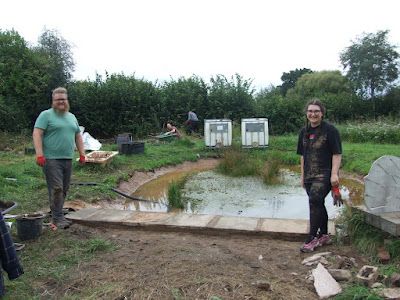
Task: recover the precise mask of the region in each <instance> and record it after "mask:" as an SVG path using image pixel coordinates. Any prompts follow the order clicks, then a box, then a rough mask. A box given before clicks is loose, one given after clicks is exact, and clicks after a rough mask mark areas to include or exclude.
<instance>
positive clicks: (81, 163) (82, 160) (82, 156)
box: [79, 155, 86, 167]
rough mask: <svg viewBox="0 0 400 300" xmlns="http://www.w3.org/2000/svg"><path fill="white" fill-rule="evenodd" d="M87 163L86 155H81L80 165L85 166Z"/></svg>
mask: <svg viewBox="0 0 400 300" xmlns="http://www.w3.org/2000/svg"><path fill="white" fill-rule="evenodd" d="M85 164H86V157H85V156H84V155H81V157H79V165H80V166H81V167H83V166H84V165H85Z"/></svg>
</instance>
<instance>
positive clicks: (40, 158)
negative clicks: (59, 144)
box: [36, 156, 46, 167]
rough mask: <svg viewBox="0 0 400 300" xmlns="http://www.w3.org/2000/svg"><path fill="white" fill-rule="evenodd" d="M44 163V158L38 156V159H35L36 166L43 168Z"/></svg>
mask: <svg viewBox="0 0 400 300" xmlns="http://www.w3.org/2000/svg"><path fill="white" fill-rule="evenodd" d="M45 162H46V159H45V158H44V156H38V157H36V164H37V165H38V166H41V167H43V166H44V163H45Z"/></svg>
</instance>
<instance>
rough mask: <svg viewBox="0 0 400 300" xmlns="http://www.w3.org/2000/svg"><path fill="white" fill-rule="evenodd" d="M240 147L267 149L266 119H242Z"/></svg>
mask: <svg viewBox="0 0 400 300" xmlns="http://www.w3.org/2000/svg"><path fill="white" fill-rule="evenodd" d="M241 128H242V147H243V148H257V147H268V140H269V139H268V119H267V118H253V119H242V124H241Z"/></svg>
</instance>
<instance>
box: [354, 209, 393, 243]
mask: <svg viewBox="0 0 400 300" xmlns="http://www.w3.org/2000/svg"><path fill="white" fill-rule="evenodd" d="M355 209H357V210H359V211H361V212H363V213H364V214H365V221H366V222H367V223H368V224H370V225H372V226H375V227H376V228H379V229H380V230H383V231H386V232H388V233H390V234H391V235H394V236H400V212H397V211H396V212H388V213H380V214H375V213H372V212H371V211H369V210H368V209H367V207H366V206H364V205H360V206H356V207H355Z"/></svg>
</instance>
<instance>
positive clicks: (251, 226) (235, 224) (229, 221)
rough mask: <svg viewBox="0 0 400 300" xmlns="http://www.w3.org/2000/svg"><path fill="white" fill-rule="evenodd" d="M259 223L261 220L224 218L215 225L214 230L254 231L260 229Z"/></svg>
mask: <svg viewBox="0 0 400 300" xmlns="http://www.w3.org/2000/svg"><path fill="white" fill-rule="evenodd" d="M258 221H259V218H246V217H233V216H222V218H220V219H219V221H218V222H217V223H216V224H215V226H214V228H216V229H231V230H240V231H243V230H247V231H254V230H256V229H257V228H258Z"/></svg>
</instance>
